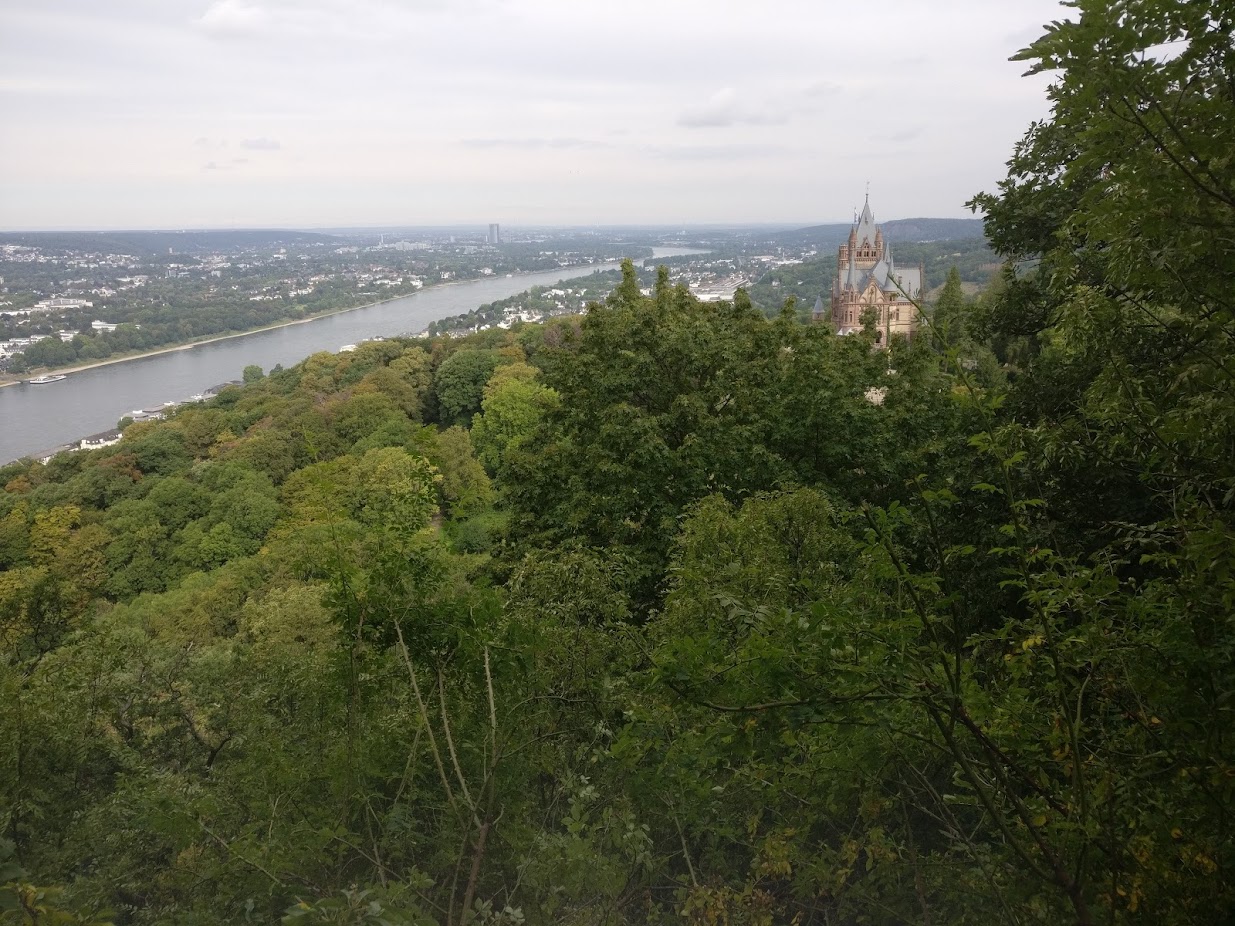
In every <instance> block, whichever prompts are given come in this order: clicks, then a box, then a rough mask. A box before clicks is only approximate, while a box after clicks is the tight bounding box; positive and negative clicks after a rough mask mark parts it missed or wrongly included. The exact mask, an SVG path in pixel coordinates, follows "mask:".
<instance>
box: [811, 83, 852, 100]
mask: <svg viewBox="0 0 1235 926" xmlns="http://www.w3.org/2000/svg"><path fill="white" fill-rule="evenodd" d="M842 89H844V88H843V87H842V86H841V85H840V84H838V83H835V82H834V81H830V80H817V81H815V82H814V83H813V84H808V85H807V86H806V87H805V88H804V89H803V90H802V96H804V97H807V98H808V99H818V98H819V97H824V96H832V95H833V94H835V93H839V92H840V91H841V90H842Z"/></svg>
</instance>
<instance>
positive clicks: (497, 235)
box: [488, 222, 502, 244]
mask: <svg viewBox="0 0 1235 926" xmlns="http://www.w3.org/2000/svg"><path fill="white" fill-rule="evenodd" d="M488 242H489V244H501V243H502V226H500V225H498V223H497V222H490V223H489V238H488Z"/></svg>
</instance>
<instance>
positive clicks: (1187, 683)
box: [0, 0, 1235, 926]
mask: <svg viewBox="0 0 1235 926" xmlns="http://www.w3.org/2000/svg"><path fill="white" fill-rule="evenodd" d="M1079 9H1080V15H1079V17H1078V21H1077V22H1073V23H1061V24H1057V25H1055V26H1053V27H1051V28H1050V29H1049V31H1048V33H1047V34H1046V35H1045V36H1044V37H1043V38H1042V39H1041V40H1040V41H1039V42H1038V43H1037V44H1035V45H1034V46H1033V47H1032V48H1031V49H1030V50H1029V51H1028V52H1027V53H1026V58H1027V59H1029V60H1033V61H1036V62H1040V63H1041V64H1042V66H1047V67H1051V68H1057V69H1059V71H1060V74H1059V77H1058V79H1057V81H1056V83H1055V84H1054V85H1053V89H1052V97H1053V99H1054V101H1055V113H1054V116H1053V118H1052V120H1051V121H1050V122H1048V123H1043V124H1041V125H1036V126H1034V127H1033V128H1032V129H1031V131H1030V133H1029V134H1028V136H1027V137H1026V139H1025V141H1024V142H1023V143H1022V145H1021V146H1020V147H1019V148H1018V150H1017V152H1016V155H1015V157H1014V159H1013V161H1012V163H1011V169H1010V172H1009V177H1008V179H1007V180H1006V181H1005V182H1004V183H1003V184H1002V185H1001V188H1000V191H999V192H998V193H997V194H992V195H984V196H982V197H980V198H979V202H980V204H981V205H982V206H983V207H984V209H985V211H986V212H987V214H988V216H989V222H988V228H989V231H990V234H991V237H992V240H993V241H994V242H995V244H996V247H997V248H998V249H999V251H1000V253H1001V254H1002V255H1004V256H1005V257H1006V258H1007V260H1008V264H1007V269H1006V271H1005V274H1004V277H1003V279H1002V280H1001V281H1000V282H999V284H998V285H996V286H993V287H992V288H991V289H990V290H989V291H988V292H987V293H986V294H985V295H984V296H983V297H982V298H981V299H979V300H978V301H977V302H976V303H968V302H966V300H965V299H964V297H963V295H962V293H961V290H960V278H959V275H953V276H952V278H951V279H950V281H949V282H948V284H947V285H945V287H944V289H943V292H942V293H941V294H940V297H939V300H938V304H937V305H936V306H935V307H933V317H932V318H931V319H930V322H931V324H930V326H929V327H928V331H927V332H925V333H924V336H922V337H919V338H917V339H915V341H914V342H913V343H912V344H907V343H898V342H894V343H893V344H892V346H891V349H890V350H889V351H888V352H877V351H873V350H872V343H873V337H872V336H862V335H854V336H851V337H847V338H837V337H835V336H833V335H832V334H831V333H830V332H829V330H828V329H827V327H826V326H804V325H801V324H800V323H799V322H798V321H797V320H796V318H795V315H794V312H793V310H792V308H791V307H789V308H787V309H786V311H785V312H783V313H782V314H781V315H780V317H778V318H775V319H772V320H768V319H765V318H764V317H763V314H762V313H761V312H760V311H758V310H757V309H756V308H755V307H753V306H752V305H751V303H750V301H749V300H748V299H747V298H746V297H745V295H744V294H742V293H739V294H738V296H737V298H736V299H735V300H734V301H733V302H732V303H713V304H700V303H698V302H697V301H696V300H695V299H693V298H692V297H691V295H690V294H689V292H688V291H686V290H685V289H684V288H681V287H673V286H671V285H670V284H669V282H668V277H667V274H663V273H662V275H661V277H660V280H659V282H658V284H657V285H656V287H655V289H654V291H653V293H652V295H651V296H644V295H642V294H641V292H640V287H639V282H638V279H637V277H636V276H635V274H634V271H633V268H631V267H629V266H628V267H627V269H626V273H625V278H624V280H623V282H622V283H621V284H620V285H619V286H618V287H617V289H616V290H615V291H614V292H613V294H612V295H611V296H609V297H608V298H607V299H606V300H605V301H604V302H603V303H597V304H594V305H592V306H591V307H590V309H589V311H588V312H587V314H586V315H585V316H584V317H582V318H581V319H572V320H562V321H557V322H554V323H551V324H547V325H544V326H527V327H524V328H523V329H521V330H519V331H517V332H511V331H501V330H493V331H488V332H484V333H482V334H480V335H476V336H473V337H472V338H469V339H464V340H459V341H450V340H446V339H442V340H438V341H432V342H420V343H416V342H409V341H390V342H381V343H371V344H365V345H362V346H361V347H360V348H358V349H357V350H356V351H354V352H351V353H347V354H343V355H340V356H331V355H327V354H318V355H315V356H313V357H310V358H309V359H308V360H306V361H304V362H303V363H302V364H300V365H298V366H297V367H295V368H293V369H290V370H284V371H278V372H273V373H271V374H270V375H268V376H266V377H264V378H257V377H251V379H253V382H251V383H249V384H248V385H246V386H245V387H243V388H231V389H228V390H225V391H224V393H223V394H222V395H220V396H219V397H218V398H216V399H214V400H213V401H211V402H210V403H208V404H206V405H204V406H201V407H193V408H186V409H184V410H182V411H180V412H178V413H177V414H176V415H175V416H174V417H173V418H171V419H170V420H169V421H166V422H163V423H158V424H136V425H132V426H131V427H130V428H129V429H128V431H127V432H126V435H125V438H124V440H123V441H122V442H121V443H120V444H118V445H116V446H114V447H110V448H106V449H104V450H99V451H95V452H92V453H89V454H75V455H62V456H60V457H57V458H56V459H54V460H53V461H52V462H51V463H50V464H48V465H46V466H40V465H37V464H34V465H26V464H20V465H12V466H8V467H5V468H3V469H2V470H0V479H2V480H3V482H4V484H5V492H4V495H3V496H0V568H3V570H4V571H3V572H2V573H0V647H2V648H3V653H4V662H3V667H2V669H0V686H3V697H2V698H0V743H3V744H4V748H3V751H2V752H0V795H2V797H0V825H2V826H3V840H2V841H0V878H2V879H3V888H2V889H0V921H5V922H9V921H11V922H21V923H42V922H63V923H81V922H104V921H109V922H116V923H134V924H138V923H177V924H186V926H187V924H206V923H218V922H277V921H279V920H283V921H285V922H288V923H298V922H303V923H357V924H359V923H374V924H376V923H390V924H426V926H427V924H431V923H435V924H448V926H454V924H462V923H464V922H472V923H494V924H496V923H503V924H506V923H509V924H517V923H524V922H527V923H533V922H534V923H563V922H572V923H574V922H577V923H612V924H618V923H627V922H629V923H636V922H638V923H646V922H652V923H656V922H667V921H669V920H673V919H684V920H686V921H688V922H692V923H699V924H722V923H724V924H746V923H749V924H771V923H786V922H797V923H803V924H805V923H819V924H839V923H855V924H856V923H865V924H880V926H892V924H904V923H920V924H923V926H930V924H940V923H948V924H964V923H973V924H989V923H1002V924H1029V923H1044V924H1054V923H1063V922H1072V923H1078V924H1089V923H1097V922H1106V923H1121V924H1133V923H1153V924H1160V923H1161V924H1191V923H1220V922H1229V921H1230V920H1231V919H1232V917H1235V878H1233V877H1232V871H1233V868H1235V842H1233V840H1232V836H1231V815H1232V812H1233V810H1235V806H1233V804H1235V744H1233V743H1232V737H1231V731H1232V729H1233V727H1232V722H1231V721H1232V716H1231V711H1232V706H1231V705H1232V700H1231V699H1232V692H1233V691H1235V678H1233V677H1232V676H1233V674H1235V669H1233V663H1232V649H1233V647H1235V623H1233V617H1232V615H1233V613H1235V510H1233V509H1235V471H1233V467H1235V453H1233V452H1232V449H1233V448H1235V434H1233V433H1232V428H1235V386H1233V377H1235V312H1233V309H1232V303H1231V297H1230V294H1231V292H1232V291H1235V279H1232V277H1233V276H1235V254H1233V253H1232V242H1233V241H1235V235H1233V234H1232V230H1233V226H1235V173H1233V172H1232V169H1231V165H1230V163H1229V152H1230V151H1231V150H1235V139H1233V138H1232V137H1231V135H1232V133H1233V132H1235V118H1232V116H1235V101H1233V100H1232V90H1231V87H1232V84H1231V78H1230V75H1231V74H1232V64H1233V63H1235V62H1233V61H1232V58H1233V57H1235V50H1233V47H1232V42H1231V32H1232V27H1233V16H1232V10H1231V8H1230V7H1229V4H1220V3H1217V2H1209V3H1205V2H1195V0H1192V2H1182V0H1179V2H1170V0H1155V2H1146V3H1138V4H1120V5H1119V6H1118V7H1111V6H1108V4H1106V3H1102V2H1099V0H1082V2H1081V3H1080V4H1079ZM1164 46H1168V47H1170V49H1171V53H1170V54H1169V55H1166V56H1155V55H1154V54H1152V53H1150V54H1145V53H1144V52H1146V51H1147V50H1149V51H1151V52H1152V50H1153V49H1160V48H1162V47H1164ZM1095 48H1097V49H1098V50H1099V51H1100V54H1098V55H1095V54H1094V49H1095Z"/></svg>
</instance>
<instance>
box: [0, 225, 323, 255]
mask: <svg viewBox="0 0 1235 926" xmlns="http://www.w3.org/2000/svg"><path fill="white" fill-rule="evenodd" d="M338 240H339V239H338V238H336V237H334V236H332V235H323V234H320V233H318V232H302V231H289V230H287V229H279V228H272V229H266V228H227V229H201V230H187V231H105V232H0V244H18V245H24V246H25V247H39V248H48V249H51V250H65V251H95V252H97V251H105V252H109V253H113V254H133V255H135V256H140V255H149V254H166V253H167V249H168V248H171V249H172V252H173V253H176V254H195V253H203V252H212V251H225V250H230V251H234V250H238V249H241V248H269V247H285V246H287V245H289V244H299V245H305V244H314V243H323V244H325V243H334V242H337V241H338Z"/></svg>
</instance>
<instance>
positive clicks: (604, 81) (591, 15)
mask: <svg viewBox="0 0 1235 926" xmlns="http://www.w3.org/2000/svg"><path fill="white" fill-rule="evenodd" d="M1066 12H1067V10H1066V9H1063V8H1061V7H1060V5H1059V4H1058V3H1057V2H1056V0H932V2H926V0H879V2H865V3H852V2H847V0H846V2H837V0H761V2H751V0H742V2H732V0H621V2H597V0H104V2H100V0H0V228H4V229H9V230H14V229H39V228H209V227H274V226H277V227H297V228H315V227H317V228H321V227H330V226H344V225H354V226H369V225H374V226H376V225H390V226H397V225H430V224H434V225H436V224H484V223H488V222H500V223H503V224H506V225H512V226H515V225H558V224H565V225H590V224H665V225H698V224H711V223H763V222H767V223H790V224H802V225H807V224H817V223H823V222H837V221H848V220H849V219H851V218H852V214H853V209H854V207H855V206H859V207H860V206H861V203H862V199H863V196H864V195H865V191H866V186H867V183H868V182H869V184H870V196H871V206H872V209H873V210H874V211H875V215H876V218H877V219H879V220H881V221H882V220H884V219H891V218H904V217H918V216H938V217H962V216H967V215H969V214H970V213H969V212H968V210H967V209H966V208H965V206H964V203H965V201H966V200H967V199H969V198H970V197H971V196H973V195H974V194H975V193H977V192H979V191H982V190H993V189H994V187H995V184H996V183H997V182H998V180H999V179H1000V178H1001V177H1002V176H1003V175H1004V172H1005V171H1004V164H1005V162H1006V161H1007V159H1008V158H1009V157H1010V156H1011V153H1012V147H1013V145H1014V144H1015V142H1016V141H1017V140H1018V139H1019V138H1020V137H1021V136H1022V135H1023V134H1024V132H1025V129H1026V128H1027V127H1028V125H1029V124H1030V122H1031V121H1033V120H1035V119H1041V118H1044V117H1045V116H1047V114H1048V112H1049V108H1048V104H1047V100H1046V88H1047V86H1048V78H1047V77H1046V76H1044V75H1039V76H1035V77H1022V76H1021V75H1022V74H1023V72H1024V70H1025V65H1024V64H1023V63H1022V62H1013V61H1009V60H1008V59H1009V57H1010V56H1011V55H1013V54H1014V53H1015V52H1016V51H1017V50H1018V49H1020V48H1023V47H1024V46H1026V45H1027V44H1029V43H1030V42H1031V41H1033V40H1034V39H1035V38H1036V37H1038V36H1039V35H1040V34H1041V33H1042V25H1043V24H1044V23H1046V22H1049V21H1051V20H1055V19H1060V18H1063V17H1064V15H1065V14H1066Z"/></svg>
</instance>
